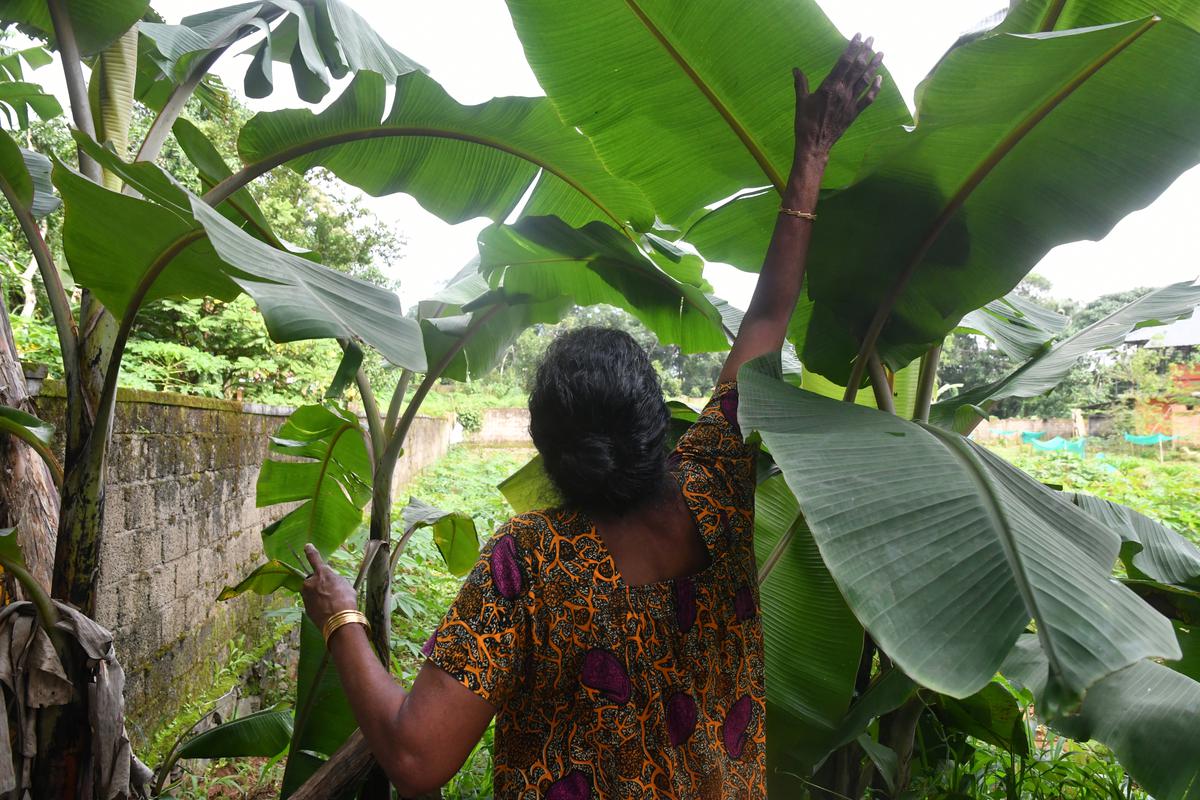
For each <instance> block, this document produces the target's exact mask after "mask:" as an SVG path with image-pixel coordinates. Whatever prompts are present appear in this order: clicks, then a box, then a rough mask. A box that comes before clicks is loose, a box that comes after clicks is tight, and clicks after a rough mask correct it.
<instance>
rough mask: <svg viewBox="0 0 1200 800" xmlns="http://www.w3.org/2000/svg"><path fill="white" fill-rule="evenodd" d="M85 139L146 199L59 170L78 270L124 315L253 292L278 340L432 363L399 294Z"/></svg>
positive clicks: (416, 365)
mask: <svg viewBox="0 0 1200 800" xmlns="http://www.w3.org/2000/svg"><path fill="white" fill-rule="evenodd" d="M76 141H77V142H78V143H79V144H80V146H81V147H83V148H84V149H85V150H86V151H87V152H89V153H91V154H92V155H93V157H94V158H96V159H97V160H98V161H99V162H100V163H101V164H102V165H103V166H104V168H105V169H106V170H109V171H111V172H114V173H115V174H117V175H119V176H120V177H121V179H122V180H124V181H125V183H126V184H127V185H129V186H131V187H133V188H135V189H137V190H138V192H140V193H141V194H142V195H143V197H144V198H145V199H138V198H134V197H130V196H128V195H123V194H119V193H116V192H110V191H108V190H106V189H104V188H103V187H100V186H97V185H96V184H94V183H92V182H91V181H88V180H87V179H86V178H84V177H83V176H81V175H79V174H78V173H77V172H75V171H74V170H72V169H70V168H69V167H66V166H64V165H62V164H59V165H57V166H56V167H55V171H54V180H55V183H56V185H57V186H58V188H59V191H60V192H61V193H62V194H63V197H64V200H65V202H66V205H67V210H66V221H65V226H64V248H65V250H66V253H67V260H68V262H69V263H70V264H71V268H72V273H73V274H74V275H75V277H76V278H77V280H78V281H79V282H80V283H81V284H82V285H84V286H87V287H88V288H89V289H91V290H92V291H93V292H95V294H96V296H97V297H98V298H100V300H101V301H102V302H103V303H104V304H105V306H106V307H107V308H108V309H109V310H110V311H111V312H112V313H113V314H114V315H115V316H117V317H118V318H121V317H124V316H125V315H126V314H127V313H129V312H130V310H131V309H130V303H135V304H136V307H135V308H133V309H132V311H134V312H136V310H137V309H138V308H140V307H141V306H142V304H144V303H145V302H148V301H151V300H156V299H160V298H163V297H177V296H182V297H200V296H205V295H208V296H212V297H217V298H221V299H232V298H233V297H235V296H236V295H237V294H238V293H239V292H240V291H245V292H246V293H247V294H249V295H250V296H251V297H252V298H254V301H255V302H256V303H257V304H258V306H259V309H260V310H261V311H262V314H263V321H264V322H265V323H266V325H267V330H268V332H269V333H270V334H271V336H272V338H274V339H275V340H276V341H280V342H289V341H296V340H300V339H317V338H340V339H351V340H361V341H363V342H366V343H367V344H369V345H371V346H372V347H374V348H375V349H376V350H378V351H379V352H380V353H381V354H382V355H383V356H384V357H385V358H386V359H388V360H389V361H391V362H392V363H393V364H396V365H398V366H402V367H407V368H410V369H419V370H420V369H425V366H426V364H425V352H424V349H423V347H422V344H421V338H420V329H419V327H418V325H417V323H416V321H415V320H412V319H409V318H407V317H405V316H403V314H402V312H401V308H400V301H399V299H398V298H397V297H396V295H395V293H394V292H389V291H387V290H385V289H381V288H379V287H377V286H374V285H372V284H369V283H366V282H364V281H360V280H358V279H356V278H353V277H350V276H349V275H345V274H343V273H340V272H336V271H334V270H331V269H329V268H327V267H324V266H321V265H320V264H315V263H313V262H312V261H310V260H308V259H306V258H301V257H300V256H297V255H294V254H292V253H288V252H285V251H282V250H277V249H275V248H273V247H271V246H270V245H268V244H266V243H264V242H262V241H260V240H258V239H256V238H254V237H253V236H251V235H250V234H249V233H247V232H246V231H244V230H242V229H241V228H239V227H238V225H237V224H235V223H234V222H231V221H230V220H229V219H226V217H225V216H224V215H222V214H221V213H220V212H218V211H216V210H214V209H213V208H212V207H210V206H208V205H207V204H205V203H204V202H202V201H201V200H200V199H199V198H197V197H195V196H194V195H192V194H191V193H190V192H188V191H187V190H186V189H184V188H183V187H182V186H180V185H179V184H178V183H176V182H175V180H174V179H173V178H171V177H170V176H169V175H167V174H166V173H165V172H163V171H162V170H161V169H160V168H159V167H158V166H157V165H155V164H151V163H148V162H138V163H134V164H126V163H125V162H123V161H121V160H120V159H119V158H117V157H116V155H115V154H114V153H113V152H112V151H111V150H108V149H106V148H102V147H99V146H98V145H97V144H96V143H95V142H93V141H91V140H90V139H88V138H87V137H86V136H83V135H81V134H80V135H77V136H76ZM236 197H237V195H236V194H235V195H234V198H236Z"/></svg>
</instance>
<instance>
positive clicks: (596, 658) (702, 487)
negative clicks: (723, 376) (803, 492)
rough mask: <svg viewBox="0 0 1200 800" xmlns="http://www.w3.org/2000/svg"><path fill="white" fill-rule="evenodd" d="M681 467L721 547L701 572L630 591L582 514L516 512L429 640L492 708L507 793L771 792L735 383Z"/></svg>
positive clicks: (700, 520) (702, 525) (524, 797)
mask: <svg viewBox="0 0 1200 800" xmlns="http://www.w3.org/2000/svg"><path fill="white" fill-rule="evenodd" d="M670 463H671V471H672V473H673V474H674V475H675V477H676V478H677V480H678V482H679V485H680V488H681V491H682V493H683V496H684V499H685V500H686V502H687V505H688V508H689V510H690V511H691V513H692V516H693V518H694V519H695V521H696V527H697V529H698V531H699V532H700V535H701V537H702V538H703V540H704V543H705V544H706V545H707V547H708V549H709V554H710V558H711V563H710V565H709V566H708V567H707V568H705V569H704V570H703V571H702V572H700V573H698V574H696V575H692V576H689V577H685V578H678V579H675V580H671V581H664V582H661V583H655V584H649V585H645V586H628V585H626V584H625V583H624V581H623V580H622V579H621V577H620V574H619V572H618V571H617V569H616V566H615V565H614V563H613V560H612V558H611V557H610V556H609V554H608V551H607V550H606V548H605V547H604V544H603V542H602V541H601V539H600V537H599V535H598V534H597V533H596V530H595V527H594V526H593V525H592V523H591V522H590V521H589V520H588V519H587V517H586V516H585V515H583V514H579V513H576V512H572V511H569V510H563V509H557V510H547V511H536V512H530V513H526V514H521V515H519V516H517V517H514V518H513V519H512V520H510V521H509V522H508V523H506V524H505V525H504V526H503V527H502V528H501V530H500V531H498V532H497V534H496V536H494V537H493V538H492V539H491V541H490V542H489V543H488V545H487V546H486V547H485V548H484V551H483V553H482V554H481V556H480V559H479V562H478V563H477V564H476V566H475V568H474V569H473V570H472V571H471V573H470V575H469V576H468V578H467V580H466V583H465V584H464V585H463V587H462V590H461V591H460V592H459V595H458V598H457V599H456V600H455V602H454V604H453V605H452V606H451V608H450V610H449V611H448V612H447V614H446V617H445V619H444V620H443V622H442V624H441V625H440V626H439V627H438V629H437V631H436V632H435V633H434V635H433V636H431V637H430V640H429V642H428V643H427V644H426V647H425V654H426V656H427V657H428V658H429V660H430V661H432V662H433V663H434V664H436V665H437V666H439V667H441V668H442V669H443V670H445V671H446V672H447V673H449V674H450V675H451V676H453V677H454V678H455V679H456V680H458V681H459V682H460V683H462V684H463V685H464V686H466V687H467V688H468V689H470V690H471V691H473V692H475V693H476V694H478V695H480V696H481V697H483V698H484V699H485V700H487V701H488V702H490V703H491V704H492V705H494V706H495V707H496V709H497V714H496V741H495V750H494V756H495V790H496V797H498V798H501V800H510V798H519V799H520V800H534V798H548V799H549V800H608V799H610V798H611V799H612V800H616V799H617V798H621V799H622V800H623V799H624V798H666V797H674V798H739V799H740V798H761V797H765V796H766V789H765V776H766V747H765V732H766V725H765V691H764V685H763V640H762V625H761V619H760V616H759V613H758V602H759V597H758V585H757V581H756V575H757V568H756V565H755V561H754V550H753V541H752V533H753V503H754V462H753V455H752V453H751V451H750V450H749V449H748V448H747V447H746V444H745V442H744V441H743V439H742V436H741V433H740V431H739V430H738V427H737V387H736V386H735V385H734V384H732V383H729V384H722V385H721V386H718V387H717V391H716V393H715V394H714V396H713V399H712V400H711V401H710V402H709V403H708V405H707V406H706V407H705V409H704V411H703V413H702V414H701V416H700V418H699V420H697V422H696V423H695V424H693V425H692V427H691V428H690V429H689V430H688V431H687V433H686V434H685V435H684V436H683V437H682V438H681V439H680V441H679V444H678V446H677V448H676V450H675V452H674V453H672V456H671V462H670Z"/></svg>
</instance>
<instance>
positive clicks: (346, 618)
mask: <svg viewBox="0 0 1200 800" xmlns="http://www.w3.org/2000/svg"><path fill="white" fill-rule="evenodd" d="M355 623H357V624H359V625H362V626H363V627H364V628H366V629H367V635H368V636H370V635H371V624H370V623H369V622H367V615H366V614H364V613H362V612H361V611H359V610H358V609H355V608H351V609H347V610H346V611H338V612H337V613H335V614H331V615H330V616H329V619H327V620H325V627H324V628H322V630H321V634H322V635H323V636H324V637H325V645H326V646H327V647H328V646H329V637H331V636H333V634H334V632H335V631H336V630H337V629H338V628H340V627H342V626H343V625H353V624H355Z"/></svg>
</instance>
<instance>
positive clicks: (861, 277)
mask: <svg viewBox="0 0 1200 800" xmlns="http://www.w3.org/2000/svg"><path fill="white" fill-rule="evenodd" d="M1198 70H1200V34H1198V33H1196V32H1195V31H1193V30H1191V29H1190V28H1187V27H1185V26H1183V25H1180V24H1178V23H1175V22H1172V21H1170V20H1161V21H1156V20H1155V19H1153V18H1147V19H1142V20H1135V21H1132V22H1124V23H1120V24H1115V25H1110V26H1107V27H1101V28H1091V29H1086V30H1079V31H1065V32H1059V33H1054V34H1039V35H1031V36H1015V35H996V36H985V37H983V38H980V39H977V40H975V41H972V42H971V43H969V44H967V45H964V46H962V47H959V48H957V49H956V50H954V51H953V52H952V53H950V54H949V55H948V56H947V57H946V58H945V59H944V60H943V61H942V62H941V64H940V65H939V66H938V68H937V69H936V70H935V71H934V73H933V74H932V76H931V77H930V79H929V80H928V82H927V83H926V85H925V86H924V90H923V92H922V93H921V96H920V97H919V103H918V114H917V116H918V120H919V122H918V124H917V126H916V128H915V130H914V131H913V132H912V133H898V134H891V133H885V134H883V135H881V137H880V138H879V140H878V141H877V144H876V146H875V147H874V148H873V149H872V150H871V151H869V152H868V156H867V158H868V160H867V162H866V163H865V164H864V165H863V171H862V175H861V178H860V180H859V181H858V182H857V183H856V184H855V185H854V186H852V187H850V188H848V189H846V190H844V191H841V192H836V193H833V194H831V195H830V196H828V197H825V198H823V199H822V201H821V207H820V220H819V222H818V224H817V226H816V228H815V233H814V238H813V245H812V251H811V253H810V256H809V264H810V267H809V272H808V278H809V280H808V296H809V298H811V300H812V301H813V303H814V304H815V308H814V309H813V310H812V312H811V314H810V315H809V316H810V319H809V324H808V326H807V328H806V329H804V330H798V331H795V332H794V333H793V337H792V338H793V341H795V343H796V345H797V347H798V349H799V350H800V355H801V359H802V360H803V361H804V364H805V366H806V367H808V368H810V369H813V370H816V371H817V372H820V373H821V374H823V375H825V376H826V377H829V378H831V379H834V380H835V381H836V382H838V383H845V382H846V379H847V377H848V373H849V369H850V365H851V362H852V360H853V358H854V354H855V352H856V351H857V349H858V342H859V341H860V340H861V337H862V335H863V332H864V331H865V330H867V328H868V325H869V324H870V323H871V322H872V320H873V318H874V317H875V314H876V311H877V309H878V308H879V307H880V305H881V304H889V303H890V302H891V299H892V298H896V300H897V302H896V303H895V307H894V310H893V312H892V313H891V314H890V316H889V317H888V318H887V324H886V326H884V327H883V329H882V334H881V336H880V339H879V351H880V355H881V356H882V357H883V358H884V360H885V361H886V362H887V363H888V364H889V365H890V366H892V367H894V368H898V367H900V366H902V365H904V364H907V363H908V362H909V361H911V360H912V359H913V358H915V357H917V356H918V355H919V354H920V353H921V352H923V351H924V350H926V349H928V347H930V346H931V345H933V344H935V343H937V342H939V341H941V339H942V338H943V337H944V336H945V335H946V334H947V333H949V332H950V331H951V330H952V329H953V328H954V326H955V325H957V324H958V322H959V320H960V319H961V318H962V317H963V316H964V315H965V314H966V313H968V312H970V311H972V310H974V309H976V308H979V307H980V306H982V305H984V304H985V303H987V302H989V301H991V300H993V299H995V298H997V297H999V296H1001V295H1002V294H1004V293H1005V292H1007V291H1009V290H1010V289H1011V288H1012V287H1013V286H1014V285H1015V284H1016V283H1017V282H1018V281H1019V280H1020V278H1021V277H1022V276H1024V275H1025V274H1026V273H1027V272H1028V271H1029V270H1030V269H1031V268H1032V267H1033V265H1034V264H1035V263H1037V261H1038V260H1039V259H1041V257H1042V256H1043V255H1044V254H1045V253H1046V252H1047V251H1048V250H1049V249H1051V248H1052V247H1054V246H1056V245H1058V244H1061V243H1064V242H1070V241H1075V240H1079V239H1099V238H1102V237H1103V236H1104V235H1105V234H1107V233H1108V231H1109V230H1110V229H1111V228H1112V226H1113V225H1114V224H1115V223H1116V222H1117V221H1118V220H1119V219H1121V217H1123V216H1124V215H1125V214H1127V213H1128V212H1130V211H1132V210H1134V209H1137V208H1141V207H1143V206H1145V205H1147V204H1148V203H1149V202H1151V201H1152V200H1153V199H1154V198H1155V197H1157V196H1158V194H1159V193H1160V192H1162V191H1163V189H1165V188H1166V187H1167V185H1169V184H1170V182H1171V181H1173V180H1174V179H1175V178H1176V177H1177V176H1178V175H1179V174H1180V173H1181V172H1183V171H1184V170H1186V169H1188V168H1189V167H1191V166H1192V165H1194V164H1195V163H1196V162H1197V161H1198V160H1200V103H1196V102H1195V97H1194V92H1193V89H1192V86H1191V84H1190V83H1189V82H1188V81H1187V80H1185V79H1182V78H1180V79H1172V80H1163V79H1162V76H1164V75H1170V76H1184V75H1190V74H1195V73H1196V72H1197V71H1198ZM981 76H990V77H988V78H986V79H982V80H981ZM1148 154H1153V155H1152V157H1151V156H1149V155H1148ZM775 213H776V209H775V200H774V199H773V198H772V197H770V196H760V197H756V198H751V199H747V200H742V201H737V202H731V203H729V204H727V205H726V206H725V207H724V208H722V209H720V210H719V211H717V212H714V213H712V214H709V215H708V216H706V217H705V218H703V219H702V220H701V221H700V222H699V223H697V224H696V226H695V227H693V228H692V229H691V230H690V231H688V232H686V234H685V236H686V238H687V239H688V241H690V242H692V243H693V244H695V245H696V246H697V247H698V248H699V249H700V250H701V252H702V253H704V254H705V256H706V257H709V258H712V259H715V260H719V261H730V262H731V263H735V264H737V265H738V266H741V267H744V268H749V269H757V266H758V264H759V262H760V260H761V253H762V252H763V251H764V250H765V247H766V243H767V240H768V238H769V233H770V230H771V225H772V224H773V221H774V216H775Z"/></svg>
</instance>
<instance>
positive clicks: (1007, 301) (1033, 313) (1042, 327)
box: [957, 292, 1068, 361]
mask: <svg viewBox="0 0 1200 800" xmlns="http://www.w3.org/2000/svg"><path fill="white" fill-rule="evenodd" d="M1067 322H1068V319H1067V318H1066V317H1064V316H1063V315H1062V314H1059V313H1056V312H1054V311H1050V310H1049V309H1046V308H1042V307H1041V306H1039V305H1038V304H1037V303H1034V302H1032V301H1030V300H1027V299H1025V298H1024V297H1021V295H1019V294H1017V293H1016V292H1009V293H1008V294H1007V295H1005V296H1004V297H1002V298H1000V299H999V300H993V301H992V302H990V303H988V304H987V305H985V306H984V307H983V308H977V309H975V310H974V311H972V312H971V313H970V314H967V315H966V316H965V317H963V318H962V322H960V323H958V328H957V330H958V331H961V332H963V333H977V334H979V335H981V336H986V337H987V338H989V339H991V340H992V341H993V342H995V343H996V347H998V348H1000V352H1002V353H1004V355H1006V356H1008V357H1009V358H1013V359H1016V360H1018V361H1024V360H1027V359H1030V358H1033V357H1034V356H1035V355H1037V354H1038V353H1040V352H1041V351H1042V349H1043V348H1044V347H1045V346H1046V344H1047V343H1048V342H1050V341H1051V340H1052V339H1054V337H1055V336H1057V335H1058V334H1060V333H1062V330H1063V328H1065V327H1067Z"/></svg>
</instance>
